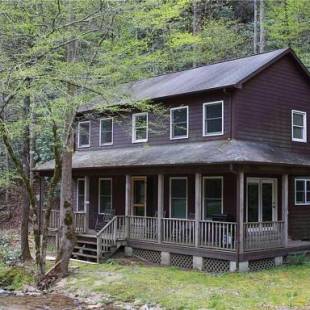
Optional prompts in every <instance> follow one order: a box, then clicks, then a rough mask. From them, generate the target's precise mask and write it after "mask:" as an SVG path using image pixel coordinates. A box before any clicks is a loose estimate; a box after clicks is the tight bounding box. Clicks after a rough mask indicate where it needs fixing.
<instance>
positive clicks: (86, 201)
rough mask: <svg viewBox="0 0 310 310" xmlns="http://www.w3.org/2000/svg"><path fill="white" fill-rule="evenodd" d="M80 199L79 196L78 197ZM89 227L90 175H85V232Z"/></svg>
mask: <svg viewBox="0 0 310 310" xmlns="http://www.w3.org/2000/svg"><path fill="white" fill-rule="evenodd" d="M77 199H78V198H77ZM88 227H89V177H85V217H84V233H87V232H88Z"/></svg>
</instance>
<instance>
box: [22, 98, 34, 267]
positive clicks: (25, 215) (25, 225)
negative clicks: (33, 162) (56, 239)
mask: <svg viewBox="0 0 310 310" xmlns="http://www.w3.org/2000/svg"><path fill="white" fill-rule="evenodd" d="M24 113H25V116H26V117H27V116H29V115H30V97H29V96H26V97H25V98H24ZM23 142H24V143H23V149H22V161H23V169H24V172H25V175H26V176H27V177H28V178H29V179H30V174H31V172H30V170H31V168H30V127H29V125H28V124H26V125H25V129H24V137H23ZM29 216H30V203H29V196H28V193H27V191H26V189H24V190H23V202H22V223H21V229H20V234H21V257H22V260H23V261H28V260H31V259H32V257H31V253H30V249H29V239H28V235H29Z"/></svg>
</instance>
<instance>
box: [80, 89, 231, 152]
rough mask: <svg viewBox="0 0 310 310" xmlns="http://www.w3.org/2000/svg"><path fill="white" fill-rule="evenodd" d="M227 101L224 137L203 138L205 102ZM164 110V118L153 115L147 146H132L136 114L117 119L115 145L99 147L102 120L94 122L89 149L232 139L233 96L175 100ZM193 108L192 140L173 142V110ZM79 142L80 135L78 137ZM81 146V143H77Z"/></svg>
mask: <svg viewBox="0 0 310 310" xmlns="http://www.w3.org/2000/svg"><path fill="white" fill-rule="evenodd" d="M216 100H224V135H222V136H216V137H203V135H202V105H203V103H205V102H210V101H216ZM163 103H164V108H163V110H162V111H161V113H160V117H158V116H154V115H152V114H151V113H149V128H150V130H149V141H148V142H147V143H132V142H131V131H132V124H131V123H132V122H131V119H132V115H131V114H130V115H126V116H123V117H122V118H119V117H118V118H117V117H115V120H114V135H113V138H114V139H113V145H112V146H99V127H100V121H99V119H100V117H99V116H98V118H93V119H91V146H90V148H81V149H80V150H81V151H83V150H89V149H94V150H95V149H106V148H116V147H139V146H141V145H144V144H149V145H155V144H166V143H182V142H183V143H184V142H194V141H210V140H214V139H227V138H229V137H230V127H231V117H230V116H231V112H230V109H231V104H230V95H228V94H227V93H224V92H223V91H219V92H216V93H213V94H210V93H209V94H206V93H204V94H199V95H187V96H179V97H174V98H171V99H169V100H166V101H164V102H163ZM186 105H188V106H189V112H188V113H189V137H188V139H179V140H170V125H169V124H170V110H169V109H170V107H178V106H186ZM76 140H77V135H76ZM76 147H77V141H76Z"/></svg>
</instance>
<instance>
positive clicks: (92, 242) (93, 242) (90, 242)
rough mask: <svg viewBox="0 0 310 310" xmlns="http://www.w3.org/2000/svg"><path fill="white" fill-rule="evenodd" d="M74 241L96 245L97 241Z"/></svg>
mask: <svg viewBox="0 0 310 310" xmlns="http://www.w3.org/2000/svg"><path fill="white" fill-rule="evenodd" d="M76 243H83V244H89V245H96V246H97V241H87V240H85V241H84V240H79V239H78V240H77V241H76Z"/></svg>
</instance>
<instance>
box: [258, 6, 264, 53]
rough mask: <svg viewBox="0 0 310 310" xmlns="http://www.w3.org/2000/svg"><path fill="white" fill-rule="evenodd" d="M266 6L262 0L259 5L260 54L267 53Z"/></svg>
mask: <svg viewBox="0 0 310 310" xmlns="http://www.w3.org/2000/svg"><path fill="white" fill-rule="evenodd" d="M264 23H265V4H264V0H260V5H259V52H260V53H263V52H264V51H265V27H264Z"/></svg>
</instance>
